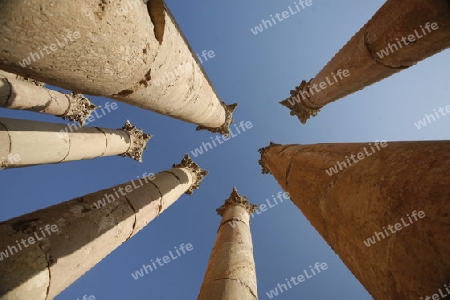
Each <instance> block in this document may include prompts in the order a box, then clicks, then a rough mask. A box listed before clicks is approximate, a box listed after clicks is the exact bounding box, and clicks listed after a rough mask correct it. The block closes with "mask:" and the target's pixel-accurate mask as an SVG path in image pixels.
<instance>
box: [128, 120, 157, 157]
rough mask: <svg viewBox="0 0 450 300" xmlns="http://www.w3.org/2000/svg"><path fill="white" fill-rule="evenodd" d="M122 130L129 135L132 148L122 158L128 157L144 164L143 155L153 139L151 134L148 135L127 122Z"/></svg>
mask: <svg viewBox="0 0 450 300" xmlns="http://www.w3.org/2000/svg"><path fill="white" fill-rule="evenodd" d="M121 130H123V131H125V132H126V133H128V135H129V136H130V148H128V151H127V152H125V153H123V154H121V156H126V155H128V156H129V157H131V158H132V159H134V160H136V161H138V162H142V154H143V152H144V150H145V149H147V142H148V141H149V140H150V139H151V138H152V137H153V135H151V134H147V133H145V132H144V131H142V129H139V128H137V127H136V126H133V125H132V124H131V123H130V121H128V120H127V121H126V122H125V125H123V127H122V128H121Z"/></svg>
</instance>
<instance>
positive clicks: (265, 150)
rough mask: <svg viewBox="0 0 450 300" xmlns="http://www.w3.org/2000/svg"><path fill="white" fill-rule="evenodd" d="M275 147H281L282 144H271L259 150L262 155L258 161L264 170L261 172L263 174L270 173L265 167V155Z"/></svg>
mask: <svg viewBox="0 0 450 300" xmlns="http://www.w3.org/2000/svg"><path fill="white" fill-rule="evenodd" d="M273 146H281V144H276V143H274V142H270V144H269V146H267V147H263V148H260V149H258V152H259V153H260V154H261V158H260V159H259V160H258V163H259V165H260V166H261V168H262V170H261V173H262V174H269V173H270V170H269V169H268V168H267V167H266V165H265V159H264V155H265V154H266V152H267V150H269V149H270V148H271V147H273Z"/></svg>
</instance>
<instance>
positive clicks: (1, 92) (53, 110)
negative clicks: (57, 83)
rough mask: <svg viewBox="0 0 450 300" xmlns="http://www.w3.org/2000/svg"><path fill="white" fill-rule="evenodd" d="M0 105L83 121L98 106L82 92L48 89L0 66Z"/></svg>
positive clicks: (82, 122)
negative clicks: (63, 91)
mask: <svg viewBox="0 0 450 300" xmlns="http://www.w3.org/2000/svg"><path fill="white" fill-rule="evenodd" d="M2 77H3V78H2ZM0 107H3V108H10V109H22V110H30V111H34V112H39V113H44V114H50V115H54V116H60V117H62V118H63V119H69V120H70V121H76V122H80V123H81V124H84V121H85V120H86V119H87V118H88V117H89V116H90V114H91V113H92V112H93V111H94V109H95V108H96V107H97V106H95V105H93V104H92V103H91V102H90V101H89V99H87V98H86V97H83V95H81V94H63V93H61V92H57V91H53V90H49V89H47V88H45V87H43V86H42V85H40V84H36V83H32V82H30V81H28V80H26V79H25V78H22V77H20V76H16V75H15V74H10V73H7V72H3V71H1V70H0Z"/></svg>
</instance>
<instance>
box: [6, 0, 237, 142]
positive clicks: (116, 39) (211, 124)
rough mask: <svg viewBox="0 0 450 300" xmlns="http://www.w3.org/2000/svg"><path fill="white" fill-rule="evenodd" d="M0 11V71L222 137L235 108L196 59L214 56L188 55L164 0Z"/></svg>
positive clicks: (9, 1) (83, 1) (10, 1)
mask: <svg viewBox="0 0 450 300" xmlns="http://www.w3.org/2000/svg"><path fill="white" fill-rule="evenodd" d="M0 11H1V17H2V26H3V27H2V30H1V32H0V40H1V41H2V43H0V69H4V70H6V71H8V72H12V73H15V74H19V75H22V76H24V77H31V78H33V79H36V80H39V81H42V82H45V83H48V84H52V85H55V86H59V87H62V88H65V89H67V90H72V91H77V92H78V93H83V94H89V95H97V96H104V97H107V98H112V99H115V100H117V101H122V102H125V103H128V104H131V105H135V106H138V107H141V108H144V109H148V110H151V111H154V112H157V113H160V114H165V115H169V116H171V117H174V118H177V119H180V120H184V121H187V122H191V123H194V124H198V125H199V127H198V129H208V130H211V131H213V132H220V133H223V134H226V133H228V126H229V124H230V122H232V117H231V114H232V111H233V110H234V108H235V106H236V105H225V104H224V103H223V102H222V101H221V100H220V99H219V97H218V95H217V93H216V91H215V90H214V88H213V86H212V84H211V82H210V80H209V79H208V76H207V75H206V73H205V72H204V70H203V68H202V66H201V63H200V61H199V60H200V59H201V60H202V62H206V60H207V59H213V58H214V56H215V54H214V52H213V51H212V50H209V51H207V52H202V53H200V54H199V56H198V57H197V55H196V54H195V53H193V52H192V50H191V48H190V46H189V44H188V42H187V40H186V39H185V37H184V35H183V33H182V32H181V30H180V28H179V27H178V25H177V23H176V21H175V19H174V18H173V16H172V15H171V13H170V11H169V10H168V8H167V7H166V6H165V4H164V2H163V0H150V1H147V4H145V3H144V1H142V0H118V1H101V3H100V4H99V3H98V2H92V1H90V0H74V1H65V2H64V1H57V2H55V3H53V2H48V1H42V0H30V1H25V2H17V1H15V0H5V1H1V2H0ZM48 16H54V17H52V18H49V17H48ZM30 20H33V22H34V24H39V26H29V22H30ZM73 20H77V22H73ZM24 28H27V30H24Z"/></svg>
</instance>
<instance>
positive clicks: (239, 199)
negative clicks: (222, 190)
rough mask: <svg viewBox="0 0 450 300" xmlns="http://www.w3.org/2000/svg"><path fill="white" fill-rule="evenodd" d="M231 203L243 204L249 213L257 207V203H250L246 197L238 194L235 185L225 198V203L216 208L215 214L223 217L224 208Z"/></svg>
mask: <svg viewBox="0 0 450 300" xmlns="http://www.w3.org/2000/svg"><path fill="white" fill-rule="evenodd" d="M232 205H242V206H244V208H245V209H246V210H247V212H248V213H249V214H252V213H254V212H255V211H256V210H257V209H258V205H255V204H251V203H250V202H248V199H247V197H244V196H241V195H239V193H238V191H237V189H236V187H233V191H232V192H231V195H230V197H229V198H228V199H227V200H225V203H224V204H223V205H222V206H221V207H219V208H218V209H216V212H217V214H218V215H220V216H222V217H223V214H224V213H225V210H226V209H227V208H228V207H229V206H232Z"/></svg>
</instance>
